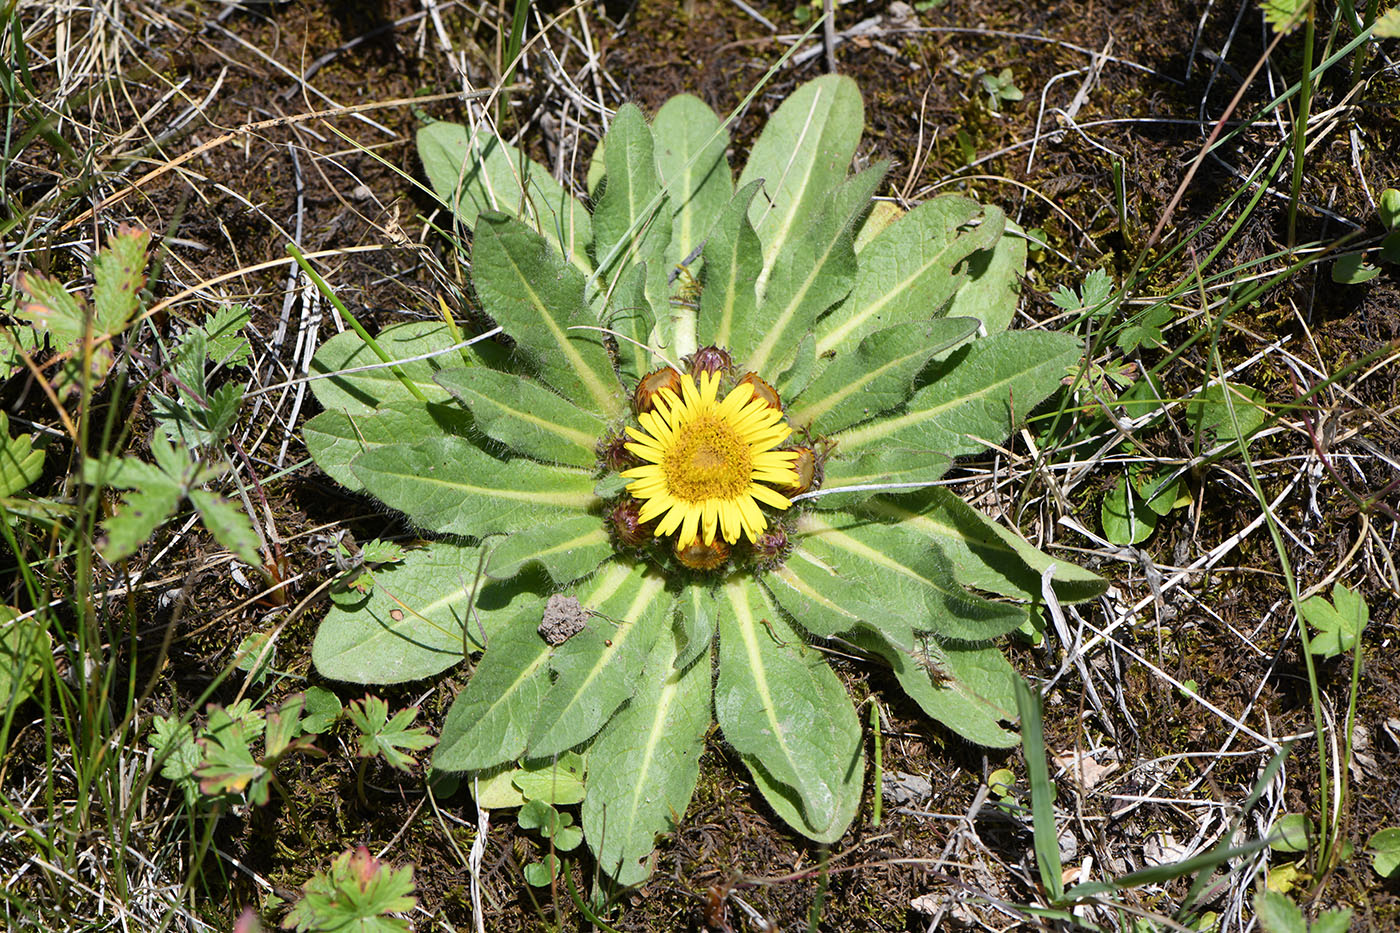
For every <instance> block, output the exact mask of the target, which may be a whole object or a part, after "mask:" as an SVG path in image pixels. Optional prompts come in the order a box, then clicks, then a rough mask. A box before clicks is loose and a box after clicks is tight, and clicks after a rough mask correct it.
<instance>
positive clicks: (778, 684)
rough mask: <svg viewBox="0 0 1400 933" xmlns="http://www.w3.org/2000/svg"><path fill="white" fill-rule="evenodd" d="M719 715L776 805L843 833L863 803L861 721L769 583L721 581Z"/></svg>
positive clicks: (806, 826) (806, 823)
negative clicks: (774, 599) (765, 587)
mask: <svg viewBox="0 0 1400 933" xmlns="http://www.w3.org/2000/svg"><path fill="white" fill-rule="evenodd" d="M723 596H724V604H723V611H722V612H721V613H720V619H719V629H720V641H719V646H720V647H719V679H718V681H717V682H716V684H715V718H716V719H717V720H718V721H719V724H720V728H721V729H723V730H724V738H725V740H726V741H728V742H729V743H730V744H731V745H733V746H734V748H735V750H737V751H738V752H739V753H740V755H741V756H743V759H744V763H745V764H746V765H747V766H748V767H749V770H750V772H751V773H752V774H753V777H754V780H755V782H756V783H757V784H758V786H759V789H760V790H761V791H762V792H763V794H764V797H765V798H767V800H768V802H769V804H770V805H771V806H772V807H773V809H774V810H775V811H777V813H778V815H779V816H781V817H783V819H784V820H786V821H787V822H788V823H789V824H790V825H792V827H793V828H794V829H796V830H798V831H799V832H801V833H802V834H803V835H805V836H808V837H809V838H812V839H815V840H817V841H818V842H832V841H834V840H836V839H839V838H840V837H841V835H842V834H843V833H844V832H845V831H846V827H847V826H849V825H850V821H851V819H852V818H853V817H854V815H855V811H856V808H857V806H858V805H859V803H860V791H861V777H862V775H863V773H864V769H865V758H864V755H863V754H862V752H861V735H860V725H859V723H858V722H857V721H856V715H855V710H854V709H852V707H851V701H850V698H849V697H848V696H847V695H846V690H845V688H844V687H843V686H842V685H841V682H840V681H839V680H837V679H836V675H835V674H833V673H832V672H831V668H830V667H828V666H827V664H826V661H825V660H824V659H823V658H822V656H821V655H820V654H819V653H818V652H816V651H815V650H813V649H811V648H809V647H808V646H807V645H806V643H805V642H803V641H802V639H801V638H800V637H799V636H798V635H797V633H796V632H794V631H793V630H792V629H791V628H790V627H789V626H788V624H787V622H786V621H785V620H784V618H783V615H782V614H781V613H780V612H778V610H777V606H775V605H774V604H773V603H771V602H770V601H769V600H768V598H767V597H766V596H765V594H764V592H763V591H762V589H761V588H760V587H759V586H758V585H757V584H756V583H755V582H754V581H753V580H751V579H746V578H743V577H740V578H736V579H734V580H731V581H730V582H728V583H726V584H725V585H724V587H723Z"/></svg>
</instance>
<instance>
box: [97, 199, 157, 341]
mask: <svg viewBox="0 0 1400 933" xmlns="http://www.w3.org/2000/svg"><path fill="white" fill-rule="evenodd" d="M150 242H151V233H150V231H149V230H141V229H137V228H134V227H128V226H127V225H126V224H122V225H121V226H120V227H118V228H117V232H116V233H114V234H112V235H111V236H110V237H108V238H107V245H106V246H104V247H103V248H102V249H100V250H98V251H97V255H96V256H94V257H93V259H92V280H93V283H92V306H93V310H94V311H95V312H96V319H95V320H94V321H93V327H94V330H95V332H96V333H97V334H118V333H121V332H122V331H123V330H125V329H126V325H127V323H128V322H129V321H130V320H131V319H132V317H133V316H135V314H136V311H137V309H139V308H140V307H141V289H143V288H145V287H146V247H148V246H149V245H150Z"/></svg>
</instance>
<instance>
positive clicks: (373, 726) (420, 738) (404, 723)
mask: <svg viewBox="0 0 1400 933" xmlns="http://www.w3.org/2000/svg"><path fill="white" fill-rule="evenodd" d="M345 715H346V716H347V717H348V718H349V719H350V721H351V722H352V723H354V724H355V728H356V729H359V730H360V737H359V738H360V751H359V754H360V757H362V758H373V757H374V756H375V755H378V756H379V757H381V758H383V759H384V761H385V762H387V763H388V764H389V766H390V767H394V768H397V769H399V770H400V771H408V770H411V769H412V768H413V765H414V764H415V759H414V757H413V755H412V754H409V753H410V752H414V751H418V750H420V749H424V748H431V747H432V746H434V745H436V744H437V739H435V738H433V737H432V736H431V735H429V734H428V729H427V727H426V726H414V725H411V724H412V722H413V720H414V719H416V718H418V707H416V706H410V707H408V708H407V709H401V710H399V711H398V712H397V713H395V714H394V717H393V718H392V719H390V718H389V704H388V703H386V702H385V701H384V700H381V699H380V698H379V697H376V696H367V697H365V698H364V699H363V700H355V701H354V702H352V703H351V704H350V706H349V707H347V708H346V710H345Z"/></svg>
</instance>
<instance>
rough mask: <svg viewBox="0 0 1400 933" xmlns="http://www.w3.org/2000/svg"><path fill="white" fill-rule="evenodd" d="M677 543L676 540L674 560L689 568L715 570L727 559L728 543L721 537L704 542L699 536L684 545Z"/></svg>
mask: <svg viewBox="0 0 1400 933" xmlns="http://www.w3.org/2000/svg"><path fill="white" fill-rule="evenodd" d="M679 544H680V542H679V541H677V547H676V548H675V552H676V560H678V561H680V562H681V563H682V564H683V565H685V566H686V567H689V568H690V569H691V570H716V569H718V568H719V567H722V566H723V565H724V562H725V561H727V560H729V545H727V544H725V543H724V539H723V538H716V539H715V540H714V542H713V543H712V544H706V543H705V542H704V541H702V540H701V539H700V538H696V539H695V540H694V541H692V542H690V544H688V545H686V546H685V547H680V546H679Z"/></svg>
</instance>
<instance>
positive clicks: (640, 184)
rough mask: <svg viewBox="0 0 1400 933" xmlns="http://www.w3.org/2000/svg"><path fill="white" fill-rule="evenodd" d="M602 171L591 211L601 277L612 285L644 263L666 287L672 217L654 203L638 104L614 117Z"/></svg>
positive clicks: (651, 146)
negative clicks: (601, 182)
mask: <svg viewBox="0 0 1400 933" xmlns="http://www.w3.org/2000/svg"><path fill="white" fill-rule="evenodd" d="M603 167H604V171H605V173H606V179H607V180H606V183H605V184H604V186H603V193H602V195H601V197H599V198H598V205H597V207H596V208H595V209H594V211H593V255H594V259H595V261H596V262H597V264H598V271H599V273H600V274H601V275H602V276H603V279H604V281H607V282H612V281H613V280H614V279H616V277H617V274H618V273H619V272H621V271H622V270H624V269H626V268H627V267H628V266H629V265H631V264H633V263H636V262H639V261H646V262H648V264H650V265H655V266H660V267H662V270H661V271H662V276H663V281H664V275H665V273H664V268H665V266H666V259H665V257H666V245H667V243H668V242H669V240H670V236H671V225H670V224H669V223H668V222H667V219H668V218H669V217H670V214H671V211H670V208H669V207H668V206H667V204H666V199H665V198H661V199H659V200H658V195H660V194H661V176H660V175H659V174H658V172H657V168H656V154H655V142H654V141H653V139H652V135H651V130H650V129H649V128H648V127H647V121H646V117H644V116H642V111H641V110H640V109H638V107H637V105H636V104H631V103H627V104H623V105H622V106H621V107H619V108H618V110H617V113H616V114H615V115H614V116H613V122H612V126H611V127H609V128H608V135H607V138H606V139H605V140H604V149H603ZM650 291H651V290H650V289H648V292H649V293H650ZM654 297H655V296H654V295H653V298H654ZM662 300H663V301H664V297H663V298H662ZM655 308H656V306H655V303H653V309H655Z"/></svg>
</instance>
